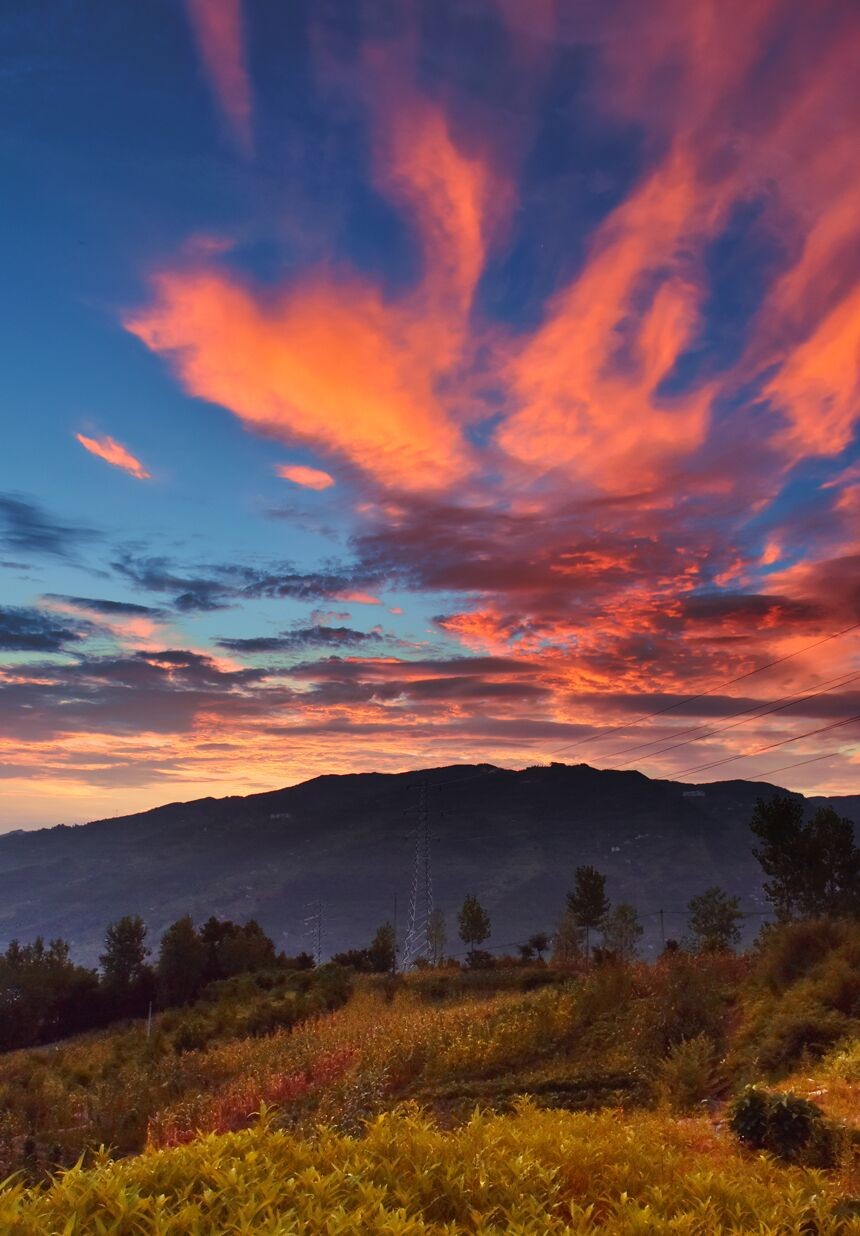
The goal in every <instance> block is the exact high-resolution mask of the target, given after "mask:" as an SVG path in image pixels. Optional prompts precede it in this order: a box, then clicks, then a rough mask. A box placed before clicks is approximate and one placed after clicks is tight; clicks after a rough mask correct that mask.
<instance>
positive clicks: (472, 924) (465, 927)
mask: <svg viewBox="0 0 860 1236" xmlns="http://www.w3.org/2000/svg"><path fill="white" fill-rule="evenodd" d="M457 925H458V927H459V929H460V939H461V940H462V941H463V943H464V944H466V945H468V946H469V952H470V954H471V960H472V961H474V955H475V951H476V949H477V947H478V945H479V944H483V943H484V941H485V940H487V939H489V936H490V916H489V915H488V914H487V911H486V910H485V909H484V907H483V906H482V905H481V903H480V901H478V899H477V897H472V896H471V895H470V896H468V897H467V898H466V900H465V901H464V902H463V905H462V907H461V909H460V913H459V914H458V915H457Z"/></svg>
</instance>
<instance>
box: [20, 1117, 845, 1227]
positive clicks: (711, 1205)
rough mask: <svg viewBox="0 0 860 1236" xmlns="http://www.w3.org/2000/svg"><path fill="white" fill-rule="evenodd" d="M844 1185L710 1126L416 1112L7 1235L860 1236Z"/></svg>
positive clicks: (139, 1176)
mask: <svg viewBox="0 0 860 1236" xmlns="http://www.w3.org/2000/svg"><path fill="white" fill-rule="evenodd" d="M843 1198H844V1192H843V1182H842V1181H840V1180H839V1179H838V1178H831V1179H825V1178H824V1177H823V1176H821V1175H819V1174H816V1173H813V1172H808V1171H803V1170H800V1169H797V1168H784V1167H779V1166H777V1165H776V1164H774V1163H773V1162H771V1161H769V1160H768V1159H767V1158H766V1157H764V1156H757V1157H752V1156H748V1155H744V1154H742V1153H740V1152H738V1151H737V1150H736V1149H734V1148H733V1147H732V1146H731V1145H730V1144H729V1142H728V1140H727V1138H726V1137H725V1136H723V1135H720V1134H719V1133H717V1132H715V1131H714V1129H713V1128H712V1127H711V1126H710V1125H709V1124H708V1123H707V1121H705V1120H703V1119H701V1118H699V1119H694V1120H685V1121H677V1120H671V1119H668V1118H665V1117H660V1116H654V1115H644V1114H639V1115H634V1116H632V1117H628V1118H626V1119H624V1120H621V1119H619V1118H618V1117H617V1116H616V1115H614V1114H609V1113H605V1114H598V1115H586V1114H575V1113H570V1112H546V1111H538V1110H536V1109H534V1108H529V1107H523V1108H521V1110H520V1111H518V1112H517V1113H515V1114H513V1115H508V1116H498V1115H495V1116H494V1115H478V1114H476V1115H474V1116H473V1117H472V1119H471V1120H469V1122H468V1123H466V1124H465V1125H461V1126H459V1127H458V1128H457V1129H455V1130H449V1131H442V1130H440V1129H439V1128H438V1127H436V1126H435V1125H434V1124H433V1123H432V1122H431V1121H430V1120H429V1119H428V1118H427V1117H425V1116H422V1115H420V1114H419V1113H417V1112H415V1111H410V1110H405V1111H404V1110H400V1111H396V1112H394V1113H389V1114H386V1115H383V1116H380V1117H379V1118H377V1120H376V1121H374V1122H373V1123H372V1124H371V1125H370V1126H369V1128H368V1129H367V1130H366V1132H365V1134H364V1136H362V1137H360V1138H353V1137H350V1136H348V1135H346V1134H342V1133H338V1132H335V1131H332V1130H330V1129H325V1128H323V1129H320V1130H319V1131H318V1132H317V1133H316V1134H315V1135H312V1136H310V1137H304V1138H297V1137H295V1136H292V1135H290V1134H288V1133H286V1132H284V1131H283V1130H280V1131H279V1130H273V1129H267V1128H265V1127H261V1128H258V1129H254V1130H251V1131H245V1132H242V1133H237V1134H228V1135H222V1136H215V1135H210V1136H209V1137H206V1138H201V1139H198V1140H196V1141H194V1142H193V1143H192V1144H191V1145H189V1146H183V1147H178V1148H175V1149H173V1150H169V1151H160V1152H150V1153H148V1154H146V1155H143V1156H141V1157H139V1158H137V1159H133V1160H128V1161H125V1162H122V1163H118V1164H117V1163H109V1162H105V1163H100V1164H97V1165H96V1166H95V1167H93V1168H91V1169H90V1170H88V1171H81V1170H73V1171H71V1172H69V1173H67V1174H66V1175H64V1176H63V1177H61V1178H60V1179H59V1180H57V1181H55V1182H54V1183H53V1184H51V1185H50V1186H49V1187H48V1188H47V1189H45V1190H43V1191H39V1192H33V1191H27V1190H25V1189H23V1188H22V1187H12V1188H11V1189H9V1190H7V1191H6V1192H5V1193H4V1194H3V1195H0V1229H2V1230H3V1231H5V1232H10V1233H15V1234H16V1236H54V1234H55V1233H57V1234H59V1233H63V1234H64V1236H66V1234H67V1233H68V1234H71V1233H90V1232H92V1233H95V1232H102V1233H115V1234H117V1236H119V1234H120V1233H122V1234H123V1236H125V1234H128V1236H131V1234H132V1233H144V1232H145V1233H160V1234H162V1236H167V1234H168V1233H169V1234H170V1236H178V1234H179V1233H187V1234H191V1233H194V1234H197V1233H201V1234H202V1233H228V1232H235V1233H239V1232H242V1233H251V1232H254V1233H261V1234H266V1233H270V1234H274V1233H287V1232H296V1233H298V1232H303V1233H312V1232H321V1233H322V1232H325V1233H332V1234H334V1233H355V1234H358V1233H371V1232H373V1233H382V1232H387V1233H399V1234H401V1236H405V1234H406V1233H410V1234H412V1233H415V1234H417V1233H425V1232H433V1233H440V1234H441V1233H454V1232H476V1233H477V1232H481V1233H490V1232H493V1233H503V1232H504V1233H518V1232H519V1233H531V1234H533V1236H539V1234H543V1233H555V1232H574V1233H577V1232H590V1231H592V1230H594V1228H595V1227H598V1226H599V1228H600V1230H602V1231H604V1232H606V1233H608V1234H610V1236H614V1234H618V1236H621V1234H622V1233H625V1234H626V1233H642V1232H668V1231H671V1232H676V1233H690V1234H691V1236H692V1234H693V1233H714V1232H726V1233H751V1232H757V1233H760V1234H762V1236H769V1234H773V1236H776V1234H777V1233H780V1236H783V1234H785V1233H788V1232H801V1231H808V1232H813V1231H814V1232H818V1233H820V1234H821V1236H830V1234H831V1233H832V1234H833V1236H835V1234H836V1233H837V1232H839V1233H842V1234H847V1233H857V1232H860V1218H857V1219H848V1220H847V1221H843V1220H842V1219H840V1218H839V1215H840V1208H841V1209H842V1210H843V1211H844V1209H845V1203H844V1200H842V1199H843Z"/></svg>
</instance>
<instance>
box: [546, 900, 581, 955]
mask: <svg viewBox="0 0 860 1236" xmlns="http://www.w3.org/2000/svg"><path fill="white" fill-rule="evenodd" d="M584 943H585V932H584V931H583V930H582V928H581V927H580V926H579V924H578V923H577V922H576V920H575V918H574V917H573V914H572V913H571V911H570V910H566V911H565V912H564V914H563V915H562V917H561V921H560V922H559V924H558V926H557V927H556V929H555V935H554V936H553V949H552V959H553V961H554V962H557V963H558V964H559V965H562V966H572V965H573V964H574V963H575V962H578V961H579V959H580V958H581V956H582V949H583V945H584Z"/></svg>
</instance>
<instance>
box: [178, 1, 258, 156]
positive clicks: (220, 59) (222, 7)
mask: <svg viewBox="0 0 860 1236" xmlns="http://www.w3.org/2000/svg"><path fill="white" fill-rule="evenodd" d="M186 9H187V12H188V19H189V22H190V24H191V29H192V32H193V34H194V38H195V41H196V43H197V49H198V52H199V55H200V59H201V60H202V61H203V65H204V68H205V69H206V72H207V75H208V77H209V80H210V83H211V86H212V91H213V93H214V95H215V98H216V99H217V101H218V105H219V106H220V108H221V110H222V111H223V112H224V115H225V116H226V118H227V121H228V123H229V125H230V128H231V130H232V132H233V136H234V137H235V139H236V141H237V142H238V143H239V145H240V147H241V148H242V149H243V150H245V151H249V150H250V148H251V142H252V132H251V125H252V118H253V104H252V100H251V83H250V79H249V77H248V68H247V64H246V62H245V47H244V40H243V36H242V2H241V0H186Z"/></svg>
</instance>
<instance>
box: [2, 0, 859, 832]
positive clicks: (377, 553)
mask: <svg viewBox="0 0 860 1236" xmlns="http://www.w3.org/2000/svg"><path fill="white" fill-rule="evenodd" d="M120 8H121V11H108V10H102V11H101V12H100V13H98V14H94V13H92V12H89V13H88V14H86V16H85V15H84V10H83V9H82V8H80V6H78V5H77V4H72V5H71V6H65V5H60V4H58V3H54V0H49V3H48V4H46V5H45V6H41V7H40V9H39V12H36V11H26V10H22V11H21V12H20V13H18V14H17V15H15V16H14V18H12V17H9V18H7V19H6V20H5V25H6V27H7V29H6V30H5V33H6V36H7V37H6V39H5V40H4V41H5V43H6V51H5V53H4V55H5V59H6V60H7V62H8V64H7V73H6V81H7V83H11V82H14V89H15V92H16V96H17V102H16V107H15V109H14V115H11V113H10V116H11V118H7V119H6V120H4V121H3V122H2V124H0V128H2V132H3V136H4V139H5V149H6V157H7V163H9V164H11V175H10V177H9V183H10V191H9V194H8V196H7V200H6V201H5V202H4V203H3V206H2V209H3V211H4V213H5V215H6V227H5V229H4V234H5V236H6V241H5V243H6V246H7V261H6V269H7V271H8V276H7V278H6V279H5V280H4V287H3V289H2V293H0V294H2V295H3V296H4V297H5V298H6V306H5V308H6V314H5V320H6V322H7V323H8V327H7V330H8V334H9V343H10V346H9V351H8V354H9V362H8V369H7V372H6V374H5V379H6V388H7V389H6V391H5V397H4V407H5V409H6V412H5V415H4V430H5V434H4V447H5V449H4V451H3V453H2V462H0V579H2V584H3V591H2V602H0V658H2V659H0V766H2V771H3V794H2V800H0V801H2V805H0V829H11V828H16V827H33V826H37V825H43V824H56V823H60V822H66V823H72V822H79V821H83V820H87V819H93V818H99V817H103V816H108V815H115V814H126V813H128V812H131V811H135V810H142V809H145V808H147V807H151V806H156V805H158V804H160V803H162V802H168V801H175V800H177V799H190V798H195V797H202V796H205V795H210V794H211V795H215V796H221V795H226V794H245V793H251V792H254V791H258V790H266V789H274V788H277V787H279V786H283V785H287V784H292V783H295V782H297V781H300V780H304V779H306V778H308V777H312V776H317V775H320V774H324V773H344V772H358V771H369V770H377V771H381V772H393V771H401V770H405V769H410V768H417V767H421V766H430V765H440V764H453V763H462V762H492V763H496V764H501V765H507V766H510V767H524V766H527V765H531V764H538V763H545V762H548V761H550V760H556V759H557V760H564V761H567V762H571V763H579V762H587V763H590V764H593V765H595V766H596V767H606V768H612V767H618V768H625V769H639V770H640V771H642V772H644V773H646V774H647V775H648V776H652V777H667V778H677V779H679V780H687V781H691V782H696V783H698V782H699V781H710V780H723V779H733V778H759V777H761V778H763V779H766V778H767V776H768V774H769V773H771V772H773V773H774V775H773V780H774V782H775V783H776V784H780V785H785V786H788V787H790V788H791V789H796V790H801V791H803V792H805V793H827V794H856V793H858V792H860V720H858V717H860V629H858V628H860V434H859V433H858V424H860V277H858V276H860V244H858V236H857V220H858V218H860V161H858V158H857V130H858V119H859V118H860V117H858V110H860V108H858V97H857V88H856V73H857V63H858V56H860V15H858V11H857V8H856V5H853V4H851V3H849V2H848V0H823V2H822V3H820V4H817V5H809V6H800V5H797V4H795V3H793V2H791V0H697V2H696V3H689V2H686V0H655V2H654V3H652V4H642V3H640V2H637V0H617V2H615V3H611V4H601V3H599V2H598V0H547V2H545V3H543V2H542V3H540V4H534V5H533V6H531V5H529V6H526V5H521V4H518V3H516V0H433V2H432V3H431V2H428V3H421V2H419V0H415V2H414V3H413V2H412V0H404V2H403V3H399V2H398V3H393V4H390V5H389V4H385V3H383V4H374V3H367V4H365V3H357V4H354V5H353V4H345V3H344V4H341V3H334V4H332V5H325V6H319V5H314V4H312V3H310V0H296V3H290V4H289V5H286V4H285V5H263V4H258V3H256V2H255V0H244V3H243V2H242V0H185V3H180V2H179V0H177V2H176V3H162V2H161V0H159V2H158V3H155V4H152V5H135V6H120ZM527 10H528V12H527ZM3 89H4V90H9V89H10V85H8V84H7V85H4V87H3ZM15 286H17V288H18V291H17V293H16V292H15V290H14V288H15ZM23 289H26V295H24V291H23ZM94 426H97V428H94ZM82 448H83V449H82ZM141 482H144V483H141Z"/></svg>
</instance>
